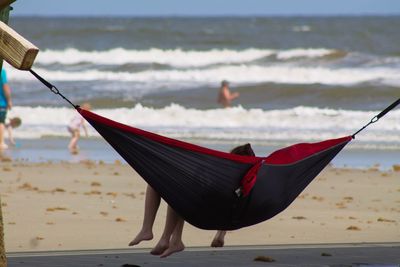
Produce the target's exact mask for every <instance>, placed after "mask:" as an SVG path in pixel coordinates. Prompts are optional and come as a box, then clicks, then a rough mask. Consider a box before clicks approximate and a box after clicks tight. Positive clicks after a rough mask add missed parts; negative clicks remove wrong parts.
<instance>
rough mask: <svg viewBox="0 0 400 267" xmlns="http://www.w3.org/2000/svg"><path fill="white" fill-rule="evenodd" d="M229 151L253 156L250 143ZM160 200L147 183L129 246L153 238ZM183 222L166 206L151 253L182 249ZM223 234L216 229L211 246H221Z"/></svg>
mask: <svg viewBox="0 0 400 267" xmlns="http://www.w3.org/2000/svg"><path fill="white" fill-rule="evenodd" d="M230 153H232V154H237V155H243V156H255V154H254V151H253V149H252V148H251V145H250V144H245V145H241V146H237V147H235V148H234V149H232V150H231V151H230ZM160 201H161V197H160V195H159V194H158V193H157V192H156V191H155V190H154V189H153V188H152V187H151V186H150V185H147V189H146V198H145V208H144V217H143V224H142V229H141V230H140V232H139V233H138V234H137V235H136V237H135V238H134V239H133V240H132V241H131V242H130V243H129V246H134V245H137V244H139V243H140V242H141V241H144V240H151V239H153V225H154V221H155V218H156V214H157V211H158V208H159V206H160ZM184 223H185V222H184V220H183V218H182V217H181V216H180V215H179V214H177V213H176V212H175V211H174V210H173V209H172V208H171V207H170V206H168V208H167V218H166V221H165V226H164V231H163V233H162V235H161V237H160V240H159V241H158V243H157V244H156V246H155V247H154V248H153V249H152V250H151V252H150V253H151V254H153V255H160V257H162V258H164V257H167V256H169V255H171V254H173V253H176V252H179V251H182V250H184V249H185V245H184V244H183V241H182V231H183V226H184ZM225 235H226V231H223V230H219V231H217V233H216V234H215V236H214V239H213V240H212V242H211V246H212V247H223V246H224V242H225Z"/></svg>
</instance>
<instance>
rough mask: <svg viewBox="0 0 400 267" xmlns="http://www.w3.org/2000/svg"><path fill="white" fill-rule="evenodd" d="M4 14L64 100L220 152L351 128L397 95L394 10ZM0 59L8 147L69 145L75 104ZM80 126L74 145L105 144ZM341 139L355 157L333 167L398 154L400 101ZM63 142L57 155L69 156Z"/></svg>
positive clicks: (263, 149) (262, 149) (261, 149)
mask: <svg viewBox="0 0 400 267" xmlns="http://www.w3.org/2000/svg"><path fill="white" fill-rule="evenodd" d="M9 24H10V26H11V27H13V28H14V29H15V30H16V31H17V32H19V33H20V34H21V35H23V36H24V37H25V38H27V39H28V40H30V41H31V42H32V43H34V44H35V45H36V46H38V47H39V48H40V52H39V54H38V56H37V58H36V61H35V64H34V67H33V69H34V70H35V71H36V72H37V73H39V74H40V75H42V76H43V77H45V78H46V79H47V80H49V81H50V82H51V83H53V84H54V85H56V86H57V88H58V89H59V90H60V91H61V92H62V93H63V94H64V95H65V96H66V97H68V98H69V99H70V100H71V101H72V102H74V103H76V104H80V103H83V102H90V103H91V104H92V106H93V109H94V111H95V112H97V113H99V114H101V115H104V116H106V117H109V118H111V119H114V120H117V121H119V122H122V123H126V124H128V125H132V126H135V127H139V128H142V129H145V130H149V131H153V132H156V133H159V134H163V135H167V136H169V137H172V138H177V139H183V140H185V141H189V142H193V143H196V144H199V145H204V146H208V147H212V148H216V149H221V150H227V149H229V148H230V147H232V146H234V145H236V144H240V143H243V142H250V143H252V144H253V145H254V146H255V147H256V148H257V149H256V151H258V153H268V152H271V150H272V149H275V148H279V147H282V146H286V145H290V144H293V143H298V142H316V141H321V140H324V139H328V138H336V137H341V136H345V135H351V134H353V133H354V132H356V131H357V130H358V129H359V128H361V127H362V126H363V125H364V124H366V123H367V122H369V121H370V120H371V118H372V117H374V116H375V115H376V114H377V113H379V112H380V111H381V110H382V109H384V108H385V107H386V106H388V105H389V104H391V103H392V102H394V101H395V100H397V99H398V98H399V97H400V90H399V86H400V49H399V46H398V44H399V42H400V31H399V30H398V29H399V28H400V17H361V16H357V17H210V18H208V17H204V18H202V17H194V18H190V17H187V18H186V17H161V18H156V17H154V18H140V17H139V18H124V17H93V18H83V17H68V18H48V17H46V18H42V17H12V16H11V19H10V23H9ZM4 67H5V69H6V71H7V74H8V79H9V83H10V86H11V88H12V93H13V102H14V108H13V110H12V111H11V112H10V114H9V116H10V117H12V116H19V117H21V118H22V120H23V124H22V126H21V127H20V128H17V129H15V131H14V135H15V137H16V138H17V139H18V140H20V143H21V144H24V145H22V146H21V148H18V149H15V150H14V151H11V152H8V153H11V155H12V156H13V157H27V158H30V159H35V160H39V159H38V158H39V157H38V156H34V153H28V154H24V153H23V152H22V151H23V148H24V147H26V148H28V147H35V148H37V149H39V150H40V147H41V146H42V145H44V146H45V144H47V143H52V142H55V143H57V142H58V143H57V145H54V148H56V147H57V148H58V147H60V149H62V150H66V148H65V147H66V144H67V143H68V139H67V138H68V137H69V133H68V132H67V130H66V125H67V123H68V122H69V120H70V118H71V117H72V116H73V114H74V112H75V111H74V110H73V109H71V108H70V107H69V106H68V103H66V102H65V101H64V100H62V99H61V98H60V97H59V96H57V95H54V94H53V93H51V92H50V91H49V90H48V89H47V88H45V87H44V86H43V85H42V84H41V83H39V82H38V81H37V80H35V78H34V77H33V76H32V75H31V74H30V73H28V72H24V71H19V70H15V69H13V68H12V67H11V66H10V65H8V64H5V65H4ZM224 79H225V80H229V81H230V85H231V90H232V91H235V92H239V93H240V97H239V98H238V100H237V101H235V103H234V105H233V107H232V108H229V109H223V108H221V107H220V106H219V105H218V103H217V101H216V99H217V93H218V89H219V86H220V82H221V81H222V80H224ZM89 133H90V134H89V135H90V138H89V139H87V140H86V141H85V140H82V142H81V151H82V154H84V151H85V144H87V153H89V152H90V151H92V152H93V153H92V154H90V153H89V154H90V155H91V156H92V157H93V155H98V153H95V152H94V151H97V150H96V149H99V148H101V147H103V146H106V144H105V143H104V141H102V139H101V138H100V137H99V135H98V134H97V133H96V132H95V131H94V130H93V129H90V131H89ZM46 140H50V141H46ZM55 140H58V141H55ZM40 144H42V145H40ZM93 147H96V149H95V148H93ZM91 148H93V149H92V150H90V149H91ZM347 149H348V150H349V151H350V152H349V153H350V154H351V153H353V154H354V153H355V156H354V157H358V158H359V157H361V158H362V159H363V161H361V162H360V161H359V160H357V159H353V160H352V157H353V156H349V157H347V158H346V157H345V158H346V160H342V162H341V165H350V166H356V167H358V166H366V165H368V164H374V163H377V164H381V165H388V166H389V165H390V164H395V163H400V109H397V110H394V111H392V112H390V113H389V114H387V115H386V116H385V117H383V118H382V119H381V120H380V121H378V122H377V123H375V124H373V125H371V126H370V127H369V128H367V129H366V130H365V131H363V132H362V133H360V134H359V135H358V136H357V138H356V140H355V141H354V142H352V143H351V144H350V145H349V146H348V148H347ZM28 150H29V149H28ZM55 151H58V150H57V149H54V151H53V152H46V153H44V151H42V152H43V153H42V154H43V156H40V158H41V159H42V160H47V159H53V158H54V155H55V153H56V152H55ZM67 152H68V151H66V156H60V160H62V159H67V160H68V159H70V158H68V157H69V156H68V153H67ZM21 153H22V154H21ZM52 153H53V156H51V155H52ZM60 153H61V152H60ZM62 153H64V152H62ZM62 153H61V154H62ZM47 154H49V155H48V156H46V155H47ZM61 154H58V155H61ZM104 154H105V153H104ZM353 154H351V155H353ZM62 155H63V154H62ZM113 155H114V154H113ZM382 155H390V156H387V157H385V156H382ZM103 156H104V158H106V159H107V160H110V161H111V160H113V159H114V158H117V156H107V155H103ZM96 159H97V158H96ZM100 160H101V158H100ZM363 162H364V163H365V164H363Z"/></svg>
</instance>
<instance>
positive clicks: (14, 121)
mask: <svg viewBox="0 0 400 267" xmlns="http://www.w3.org/2000/svg"><path fill="white" fill-rule="evenodd" d="M21 123H22V120H21V118H19V117H13V118H11V119H10V120H9V121H8V123H6V124H5V125H4V127H5V129H6V130H7V133H8V139H9V141H10V143H11V144H12V145H13V146H15V145H16V142H15V140H14V136H13V133H12V132H13V129H15V128H17V127H19V126H21Z"/></svg>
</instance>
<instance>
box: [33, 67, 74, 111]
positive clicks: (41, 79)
mask: <svg viewBox="0 0 400 267" xmlns="http://www.w3.org/2000/svg"><path fill="white" fill-rule="evenodd" d="M29 71H30V73H32V75H33V76H35V77H36V79H38V80H39V81H40V82H42V83H43V84H44V85H45V86H46V87H47V88H49V89H50V91H51V92H53V93H54V94H56V95H59V96H61V97H62V98H63V99H64V100H65V101H67V102H68V103H69V104H70V105H71V106H73V107H74V108H75V109H77V108H79V105H75V104H74V103H72V102H71V101H70V100H69V99H68V98H66V97H65V96H64V95H63V94H62V93H60V90H58V89H57V87H56V86H55V85H52V84H51V83H50V82H48V81H46V80H45V79H44V78H43V77H41V76H40V75H39V74H37V73H36V72H35V71H33V70H32V69H29Z"/></svg>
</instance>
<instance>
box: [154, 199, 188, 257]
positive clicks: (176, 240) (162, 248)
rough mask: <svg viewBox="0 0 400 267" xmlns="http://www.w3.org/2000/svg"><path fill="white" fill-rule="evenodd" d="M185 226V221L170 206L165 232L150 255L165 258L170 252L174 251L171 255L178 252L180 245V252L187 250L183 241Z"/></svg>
mask: <svg viewBox="0 0 400 267" xmlns="http://www.w3.org/2000/svg"><path fill="white" fill-rule="evenodd" d="M183 224H184V221H183V219H182V217H181V216H180V215H178V214H177V213H176V212H175V211H174V210H173V209H172V208H171V207H170V206H168V209H167V218H166V221H165V227H164V231H163V233H162V235H161V238H160V240H159V241H158V243H157V245H156V246H155V247H154V248H153V249H152V250H151V252H150V253H151V254H153V255H162V256H163V255H164V253H165V252H166V251H167V250H168V251H172V252H169V254H172V253H173V252H176V251H178V250H177V249H178V247H179V245H180V247H181V249H180V250H183V249H184V248H185V246H184V245H183V243H182V240H181V238H182V230H183ZM171 236H172V237H171ZM169 254H168V255H169ZM168 255H167V256H168ZM165 257H166V256H165Z"/></svg>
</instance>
